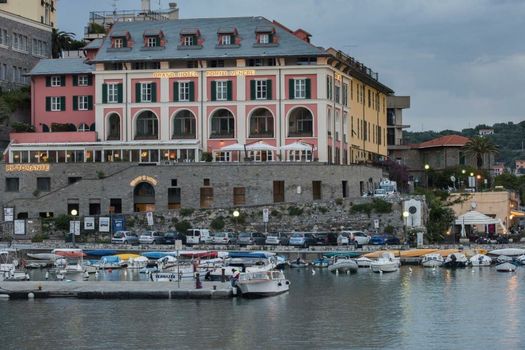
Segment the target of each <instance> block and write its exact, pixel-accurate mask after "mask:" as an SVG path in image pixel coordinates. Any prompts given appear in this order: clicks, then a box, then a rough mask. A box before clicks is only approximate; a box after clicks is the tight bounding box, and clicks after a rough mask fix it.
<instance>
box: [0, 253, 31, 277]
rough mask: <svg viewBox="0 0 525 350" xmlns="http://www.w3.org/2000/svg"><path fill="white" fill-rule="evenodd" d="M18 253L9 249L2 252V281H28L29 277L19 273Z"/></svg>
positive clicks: (0, 257)
mask: <svg viewBox="0 0 525 350" xmlns="http://www.w3.org/2000/svg"><path fill="white" fill-rule="evenodd" d="M18 267H19V261H18V259H17V251H16V250H12V249H8V250H2V251H0V281H27V280H29V275H28V274H27V273H25V271H18V270H17V269H18Z"/></svg>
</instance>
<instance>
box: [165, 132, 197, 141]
mask: <svg viewBox="0 0 525 350" xmlns="http://www.w3.org/2000/svg"><path fill="white" fill-rule="evenodd" d="M171 138H172V139H184V140H188V139H196V138H197V134H195V133H173V135H172V136H171Z"/></svg>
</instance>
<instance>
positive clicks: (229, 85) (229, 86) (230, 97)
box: [226, 80, 233, 101]
mask: <svg viewBox="0 0 525 350" xmlns="http://www.w3.org/2000/svg"><path fill="white" fill-rule="evenodd" d="M226 86H227V89H228V94H227V96H228V101H231V100H232V95H233V83H232V81H231V80H228V81H227V82H226Z"/></svg>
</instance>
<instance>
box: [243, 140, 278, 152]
mask: <svg viewBox="0 0 525 350" xmlns="http://www.w3.org/2000/svg"><path fill="white" fill-rule="evenodd" d="M246 150H247V151H277V147H274V146H272V145H269V144H267V143H265V142H262V141H258V142H255V143H252V144H249V145H247V146H246Z"/></svg>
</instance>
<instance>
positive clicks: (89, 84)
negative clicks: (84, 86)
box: [87, 75, 93, 86]
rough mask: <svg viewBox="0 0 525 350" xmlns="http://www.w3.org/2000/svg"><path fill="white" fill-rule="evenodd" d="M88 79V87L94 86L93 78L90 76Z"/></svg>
mask: <svg viewBox="0 0 525 350" xmlns="http://www.w3.org/2000/svg"><path fill="white" fill-rule="evenodd" d="M87 77H88V86H91V85H93V76H91V75H88V76H87Z"/></svg>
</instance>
